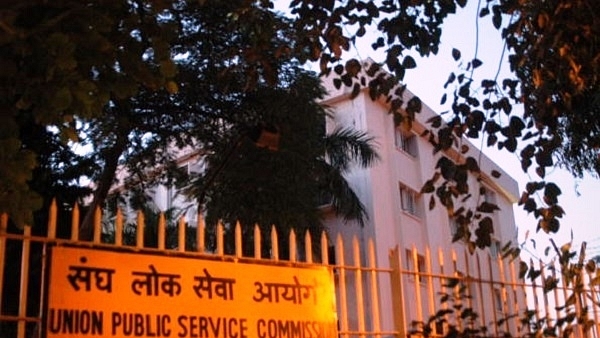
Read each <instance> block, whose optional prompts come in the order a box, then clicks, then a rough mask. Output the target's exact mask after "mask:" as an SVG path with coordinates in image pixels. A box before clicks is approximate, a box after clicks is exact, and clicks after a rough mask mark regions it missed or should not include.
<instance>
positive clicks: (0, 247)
mask: <svg viewBox="0 0 600 338" xmlns="http://www.w3.org/2000/svg"><path fill="white" fill-rule="evenodd" d="M7 227H8V214H7V213H2V214H1V215H0V307H2V304H3V303H2V301H3V293H2V290H4V265H5V264H6V261H5V258H4V257H6V241H7V239H6V230H7ZM0 310H2V309H0Z"/></svg>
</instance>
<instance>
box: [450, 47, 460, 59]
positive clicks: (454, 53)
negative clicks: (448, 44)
mask: <svg viewBox="0 0 600 338" xmlns="http://www.w3.org/2000/svg"><path fill="white" fill-rule="evenodd" d="M452 58H454V61H458V59H460V51H459V50H458V49H456V48H452Z"/></svg>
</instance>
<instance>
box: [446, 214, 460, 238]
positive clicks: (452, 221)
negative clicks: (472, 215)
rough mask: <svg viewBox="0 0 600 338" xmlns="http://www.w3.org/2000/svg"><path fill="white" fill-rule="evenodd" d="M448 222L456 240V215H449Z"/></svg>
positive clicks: (451, 233) (451, 234)
mask: <svg viewBox="0 0 600 338" xmlns="http://www.w3.org/2000/svg"><path fill="white" fill-rule="evenodd" d="M448 224H449V225H450V236H452V240H454V237H456V235H457V234H458V222H456V219H455V218H454V217H452V216H449V217H448Z"/></svg>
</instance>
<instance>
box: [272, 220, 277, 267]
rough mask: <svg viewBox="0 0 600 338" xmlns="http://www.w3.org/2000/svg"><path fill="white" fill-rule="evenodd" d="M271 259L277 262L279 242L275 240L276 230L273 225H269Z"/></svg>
mask: <svg viewBox="0 0 600 338" xmlns="http://www.w3.org/2000/svg"><path fill="white" fill-rule="evenodd" d="M271 259H272V260H274V261H278V260H279V241H278V240H277V229H275V225H271Z"/></svg>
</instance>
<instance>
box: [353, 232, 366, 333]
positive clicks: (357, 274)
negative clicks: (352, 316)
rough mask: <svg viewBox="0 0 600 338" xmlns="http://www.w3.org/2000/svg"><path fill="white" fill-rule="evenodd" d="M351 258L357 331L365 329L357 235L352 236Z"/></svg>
mask: <svg viewBox="0 0 600 338" xmlns="http://www.w3.org/2000/svg"><path fill="white" fill-rule="evenodd" d="M352 256H353V257H352V260H353V261H354V267H355V271H354V283H355V284H356V290H355V296H356V314H357V317H358V331H359V332H364V331H365V316H364V313H365V300H364V295H363V278H362V269H361V267H362V263H361V258H360V245H359V242H358V237H356V235H354V236H353V237H352Z"/></svg>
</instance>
